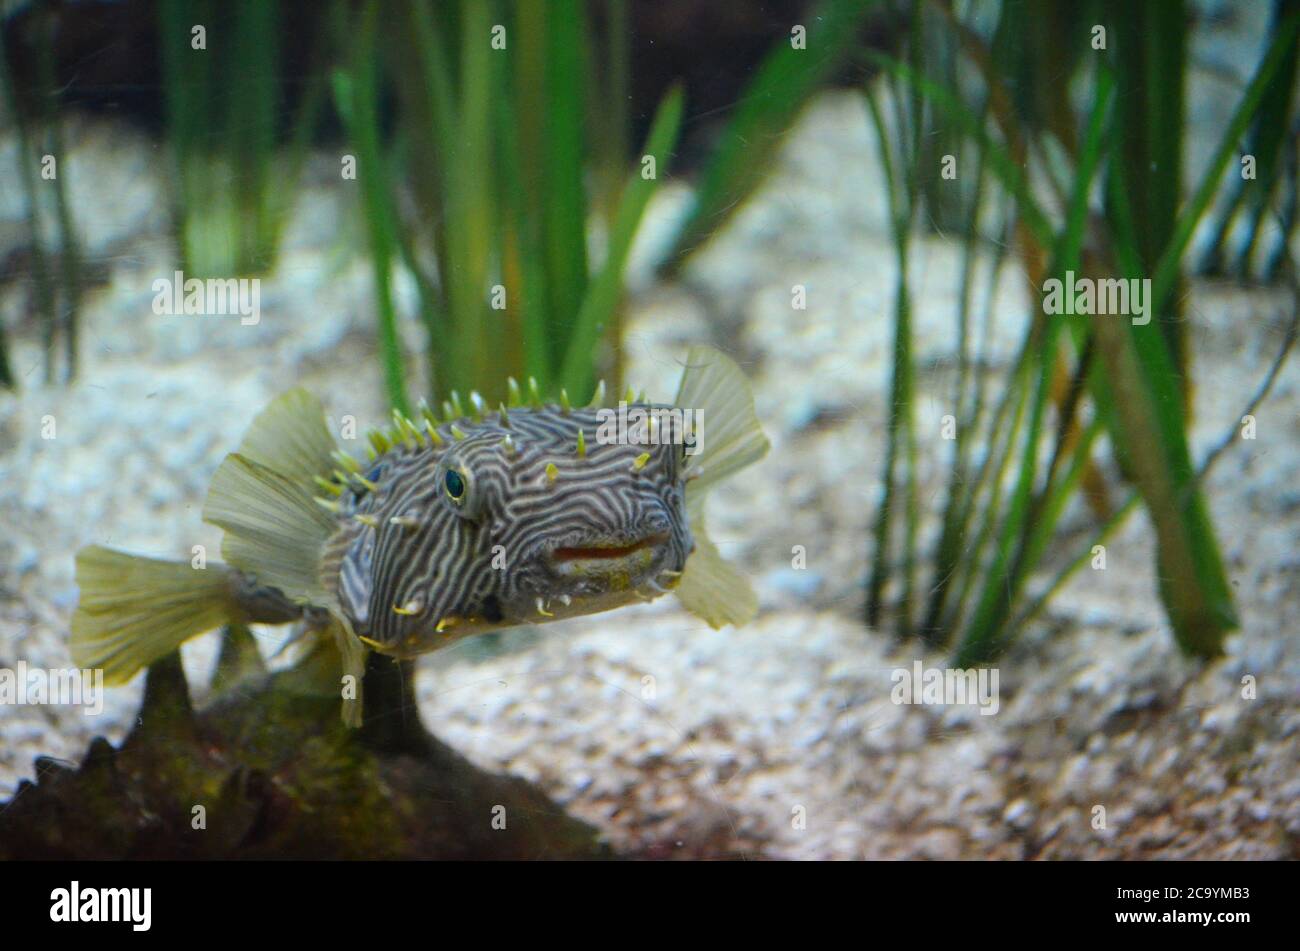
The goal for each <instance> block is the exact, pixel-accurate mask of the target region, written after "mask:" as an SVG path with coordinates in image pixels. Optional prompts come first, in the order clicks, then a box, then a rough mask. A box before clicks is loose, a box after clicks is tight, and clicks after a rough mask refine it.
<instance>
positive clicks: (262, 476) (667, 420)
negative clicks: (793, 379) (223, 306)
mask: <svg viewBox="0 0 1300 951" xmlns="http://www.w3.org/2000/svg"><path fill="white" fill-rule="evenodd" d="M603 390H604V387H603V385H602V386H601V387H599V388H598V390H597V395H596V397H595V398H594V399H593V401H592V404H591V405H589V406H586V407H583V408H577V407H573V406H571V405H570V403H569V400H568V397H567V395H566V394H564V393H563V392H561V399H560V402H559V403H558V404H557V403H546V402H543V400H542V399H541V398H540V395H539V393H538V391H537V387H536V384H535V383H532V381H530V385H529V386H528V387H527V388H526V389H524V390H521V388H520V387H519V386H518V385H517V384H516V383H515V382H514V381H513V380H511V381H510V382H509V393H510V398H509V401H508V403H503V404H500V405H499V406H498V407H497V408H496V409H490V408H488V407H487V406H485V405H484V403H483V400H482V399H481V398H480V397H479V396H478V395H477V394H471V395H470V398H469V404H470V405H469V407H468V408H466V407H464V406H462V404H461V402H460V399H459V397H458V396H456V395H455V394H453V395H452V399H451V400H450V401H448V402H447V403H445V404H444V405H443V412H442V413H441V414H436V413H434V412H432V411H430V410H429V409H427V408H424V407H422V411H421V413H420V414H419V417H418V418H416V419H412V418H408V417H407V416H405V415H403V414H401V413H394V419H393V423H392V425H391V426H389V427H387V428H385V429H381V430H374V431H372V432H371V433H370V434H369V446H368V450H367V455H368V458H367V459H365V460H362V459H358V458H357V457H356V456H354V455H352V454H349V453H346V452H343V451H341V450H340V449H339V446H338V444H337V443H336V442H335V440H334V438H333V437H332V436H331V434H330V431H329V428H328V426H327V421H326V417H325V413H324V410H323V408H322V406H321V404H320V402H319V401H318V400H317V399H316V398H315V397H314V396H312V395H311V394H310V393H308V392H307V391H306V390H303V389H294V390H290V391H289V392H287V393H285V394H283V395H282V396H280V397H279V398H278V399H276V400H274V401H273V402H272V403H271V404H270V405H269V406H267V408H266V409H264V410H263V411H262V412H261V413H260V414H259V415H258V416H257V418H256V419H255V420H254V421H253V423H252V426H251V427H250V429H249V431H248V433H247V434H246V436H245V437H244V440H243V442H242V443H241V444H240V446H239V448H238V450H237V451H236V452H233V453H230V454H229V455H227V456H226V458H225V459H224V461H223V462H222V463H221V465H220V466H219V467H218V469H217V471H216V473H215V474H214V476H213V479H212V484H211V486H210V488H209V490H208V495H207V500H206V502H205V504H204V507H203V520H204V521H206V522H208V523H210V524H212V525H215V526H217V527H218V528H220V529H222V530H223V532H224V534H223V537H222V543H221V554H222V558H223V559H224V562H225V563H224V564H219V563H216V562H211V561H210V562H207V563H206V564H204V563H202V562H200V561H199V560H198V559H196V560H194V561H191V562H172V561H163V560H157V559H153V558H143V557H139V556H135V555H130V554H126V553H123V552H118V551H114V550H111V549H108V548H103V547H99V546H89V547H87V548H83V549H82V550H81V551H80V552H78V554H77V576H76V577H77V584H78V586H79V588H80V601H79V603H78V606H77V610H76V612H75V614H74V615H73V618H72V625H71V627H72V638H71V653H72V657H73V660H74V661H75V663H76V664H77V665H78V666H80V667H86V668H97V669H102V670H103V671H104V677H105V680H106V681H107V682H108V683H122V682H125V681H126V680H128V679H129V678H131V677H132V676H134V675H135V674H136V673H137V672H138V671H139V670H140V669H142V668H143V667H146V666H148V665H149V664H151V663H153V662H154V661H156V660H158V659H159V658H161V657H164V656H165V655H167V654H169V653H171V652H172V651H174V650H176V649H177V648H178V647H179V646H180V644H181V643H182V642H184V641H185V640H187V639H189V638H190V637H193V636H195V635H198V634H201V633H203V632H205V631H209V630H212V629H214V628H217V627H220V626H222V625H224V624H229V623H236V622H237V623H261V624H285V623H297V622H302V624H303V626H304V628H305V629H306V631H308V632H309V633H312V634H315V635H317V636H319V637H322V638H324V639H326V640H327V641H330V642H332V643H333V644H335V645H336V646H337V647H338V650H339V653H340V656H341V660H342V668H343V671H344V679H345V680H346V679H347V678H348V675H351V677H352V678H355V679H354V680H353V683H359V682H360V679H361V677H362V676H363V673H364V669H365V658H366V656H367V654H368V652H370V651H377V652H380V653H382V654H387V655H391V656H394V657H398V658H406V657H411V656H414V655H417V654H422V653H426V652H428V651H433V650H437V649H439V648H441V647H444V646H446V645H448V644H452V643H454V642H456V641H457V640H460V639H462V638H464V637H467V636H470V635H473V634H480V633H483V632H486V631H493V630H499V629H502V628H507V627H513V626H517V625H521V624H540V623H544V622H548V621H552V620H555V619H558V618H566V617H573V616H576V615H582V614H593V613H596V612H600V611H607V610H610V609H613V608H618V607H621V606H623V605H627V604H630V603H633V602H636V601H638V600H650V599H653V598H656V597H658V596H659V595H661V594H664V593H666V592H668V591H673V592H674V593H675V594H676V595H677V597H678V598H679V599H680V601H681V603H682V604H683V605H684V606H685V607H686V608H687V609H688V610H689V611H691V612H693V613H694V614H696V615H698V616H699V617H700V618H702V619H703V620H704V621H705V622H707V623H708V624H709V625H710V626H712V627H715V628H716V627H721V626H723V625H726V624H742V623H744V622H746V621H747V620H749V619H750V618H751V617H752V616H753V614H754V612H755V610H756V606H757V601H756V599H755V597H754V594H753V592H752V590H751V589H750V587H749V584H748V582H747V581H746V579H745V578H744V576H743V575H741V574H740V573H739V572H738V571H737V570H736V569H734V568H733V567H732V566H730V565H729V564H727V563H726V562H725V561H724V560H723V559H722V558H721V557H720V555H719V553H718V550H717V548H716V547H715V546H714V545H713V544H712V543H711V542H710V541H709V538H708V535H707V534H706V532H705V529H704V507H703V506H704V498H705V494H706V493H707V492H708V490H709V489H710V488H711V487H712V486H714V485H716V484H717V483H718V482H719V481H720V480H722V479H725V478H726V477H727V476H729V475H731V474H732V473H734V472H736V471H737V470H738V469H740V468H742V467H744V466H746V465H749V464H750V463H752V462H754V461H756V460H757V459H759V458H760V457H761V456H762V455H763V454H764V453H765V452H766V451H767V449H768V442H767V439H766V437H765V436H764V435H763V431H762V428H761V427H760V426H759V423H758V418H757V416H756V414H755V411H754V401H753V396H752V394H751V392H750V389H749V385H748V383H747V382H746V380H745V378H744V375H743V374H742V373H741V371H740V369H739V368H738V367H737V366H736V364H735V363H733V362H732V361H731V360H730V359H729V358H728V357H726V356H724V355H723V354H721V353H718V352H717V351H715V350H712V349H710V348H707V347H702V346H697V347H693V348H692V349H691V350H690V352H689V353H688V355H687V359H686V364H685V368H684V371H683V373H682V379H681V384H680V387H679V389H678V393H677V397H676V400H675V401H674V402H673V403H672V404H656V403H650V402H647V401H645V398H644V397H641V398H640V399H635V398H633V397H632V396H631V393H630V392H629V395H628V398H627V399H626V400H625V401H624V404H623V405H622V407H621V408H620V409H619V410H617V411H616V410H614V409H613V408H611V407H606V406H604V405H602V404H603V403H604V399H603ZM629 421H635V422H634V423H633V424H631V425H629V424H628V423H629ZM687 421H689V425H686V423H687ZM356 697H357V699H356V700H355V701H354V700H353V698H352V697H347V699H346V702H345V703H344V719H345V720H347V721H348V722H350V723H353V724H355V723H358V722H359V721H360V712H361V711H360V702H359V697H360V692H359V691H357V692H356Z"/></svg>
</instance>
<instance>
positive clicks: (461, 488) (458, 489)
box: [442, 469, 465, 502]
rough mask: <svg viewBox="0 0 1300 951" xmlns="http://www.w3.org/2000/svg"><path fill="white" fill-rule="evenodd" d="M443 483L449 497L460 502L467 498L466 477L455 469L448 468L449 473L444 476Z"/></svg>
mask: <svg viewBox="0 0 1300 951" xmlns="http://www.w3.org/2000/svg"><path fill="white" fill-rule="evenodd" d="M442 484H443V487H444V488H445V489H446V490H447V498H449V499H451V500H452V501H453V502H459V501H461V500H462V499H464V498H465V477H464V476H462V475H461V474H460V473H459V472H457V471H456V470H455V469H448V470H447V474H446V475H445V476H443V479H442Z"/></svg>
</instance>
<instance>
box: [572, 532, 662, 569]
mask: <svg viewBox="0 0 1300 951" xmlns="http://www.w3.org/2000/svg"><path fill="white" fill-rule="evenodd" d="M667 541H668V533H667V532H658V533H656V534H653V535H646V536H645V537H644V538H642V539H640V540H639V541H635V542H631V543H629V544H618V543H614V542H608V543H607V542H600V541H594V542H589V543H588V544H586V545H575V546H569V547H563V548H554V549H552V550H551V561H552V562H554V563H555V564H565V563H567V562H574V561H594V562H602V561H607V562H614V561H619V560H620V559H623V558H627V557H629V556H630V555H635V554H636V553H637V552H639V551H644V550H645V549H648V548H649V549H653V548H657V547H659V546H660V545H662V544H664V543H665V542H667Z"/></svg>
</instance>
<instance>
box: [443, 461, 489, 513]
mask: <svg viewBox="0 0 1300 951" xmlns="http://www.w3.org/2000/svg"><path fill="white" fill-rule="evenodd" d="M439 481H440V482H441V483H442V492H443V495H444V496H446V502H447V504H448V505H449V506H451V509H452V511H454V512H455V513H456V514H457V515H459V516H460V517H461V518H466V519H471V520H473V519H476V518H478V514H479V509H481V508H482V506H483V500H482V494H483V493H482V492H481V491H479V489H478V488H477V487H476V486H475V483H474V475H473V473H472V472H470V470H469V469H468V468H467V467H466V466H464V465H453V464H452V463H451V462H450V461H447V462H445V463H444V464H443V469H442V475H441V476H440V477H439Z"/></svg>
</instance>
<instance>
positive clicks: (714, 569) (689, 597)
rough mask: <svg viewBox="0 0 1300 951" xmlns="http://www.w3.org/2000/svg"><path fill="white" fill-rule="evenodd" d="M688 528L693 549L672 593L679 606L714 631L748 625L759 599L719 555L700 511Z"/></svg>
mask: <svg viewBox="0 0 1300 951" xmlns="http://www.w3.org/2000/svg"><path fill="white" fill-rule="evenodd" d="M697 513H698V517H697V518H696V520H695V521H694V522H693V523H692V525H691V533H692V534H693V535H694V536H695V550H694V551H693V552H691V555H690V557H689V558H687V559H686V569H685V571H683V572H682V577H681V580H680V581H679V582H678V584H677V587H676V588H674V589H673V593H674V594H676V595H677V599H678V600H679V601H681V603H682V606H683V607H684V608H686V610H688V611H690V612H691V613H692V614H694V615H695V616H696V617H698V618H700V619H701V620H703V621H704V622H705V623H707V624H708V625H709V627H711V628H714V629H715V630H716V629H718V628H720V627H723V626H724V625H727V624H734V625H735V626H737V627H739V626H740V625H742V624H748V623H749V622H750V621H752V620H753V619H754V615H756V614H757V613H758V597H757V596H756V595H755V594H754V589H753V588H751V587H750V585H749V579H747V578H746V577H745V576H744V575H742V574H741V573H740V572H739V571H737V570H736V569H735V568H733V567H732V566H731V565H730V564H728V563H727V561H726V560H725V559H724V558H723V557H722V555H721V553H719V551H718V549H717V547H716V546H715V545H714V544H713V542H712V541H711V540H710V539H709V536H708V534H707V533H706V532H705V530H704V520H703V517H702V516H703V512H702V511H701V510H700V509H698V508H697Z"/></svg>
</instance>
